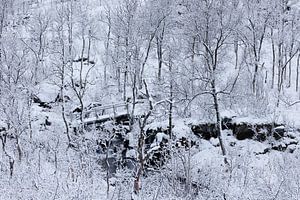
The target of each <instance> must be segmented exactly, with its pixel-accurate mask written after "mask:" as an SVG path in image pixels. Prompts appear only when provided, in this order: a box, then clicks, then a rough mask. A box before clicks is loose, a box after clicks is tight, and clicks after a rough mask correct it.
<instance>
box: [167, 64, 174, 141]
mask: <svg viewBox="0 0 300 200" xmlns="http://www.w3.org/2000/svg"><path fill="white" fill-rule="evenodd" d="M169 73H170V97H169V130H168V131H169V136H170V138H171V139H172V126H173V122H172V117H173V78H174V77H173V69H172V61H171V58H169Z"/></svg>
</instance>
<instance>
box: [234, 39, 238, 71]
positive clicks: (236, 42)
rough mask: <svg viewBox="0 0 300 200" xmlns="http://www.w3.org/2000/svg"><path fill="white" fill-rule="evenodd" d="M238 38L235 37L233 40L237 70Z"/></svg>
mask: <svg viewBox="0 0 300 200" xmlns="http://www.w3.org/2000/svg"><path fill="white" fill-rule="evenodd" d="M238 42H239V41H238V37H237V36H235V38H234V54H235V69H237V68H238V63H239V44H238Z"/></svg>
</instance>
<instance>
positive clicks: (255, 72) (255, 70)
mask: <svg viewBox="0 0 300 200" xmlns="http://www.w3.org/2000/svg"><path fill="white" fill-rule="evenodd" d="M257 73H258V63H257V62H256V63H255V68H254V76H253V80H252V88H253V93H254V94H255V93H256V92H257V87H256V85H257V83H256V79H257Z"/></svg>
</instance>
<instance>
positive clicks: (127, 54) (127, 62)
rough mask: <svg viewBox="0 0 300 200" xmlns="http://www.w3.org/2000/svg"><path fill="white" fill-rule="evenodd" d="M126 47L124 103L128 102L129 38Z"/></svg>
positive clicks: (126, 40)
mask: <svg viewBox="0 0 300 200" xmlns="http://www.w3.org/2000/svg"><path fill="white" fill-rule="evenodd" d="M125 46H126V55H125V56H126V58H125V59H126V63H125V71H124V83H123V90H124V91H123V101H126V98H127V94H126V86H127V79H128V65H129V60H130V58H129V41H128V37H127V38H126V39H125Z"/></svg>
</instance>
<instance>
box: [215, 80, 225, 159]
mask: <svg viewBox="0 0 300 200" xmlns="http://www.w3.org/2000/svg"><path fill="white" fill-rule="evenodd" d="M211 84H212V96H213V101H214V109H215V113H216V120H217V121H216V132H217V137H218V140H219V143H220V147H221V151H222V155H223V156H224V163H225V164H226V165H229V162H228V160H227V157H226V149H225V145H224V142H223V138H222V125H221V116H220V110H219V101H218V94H217V91H216V85H215V80H212V83H211Z"/></svg>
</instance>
